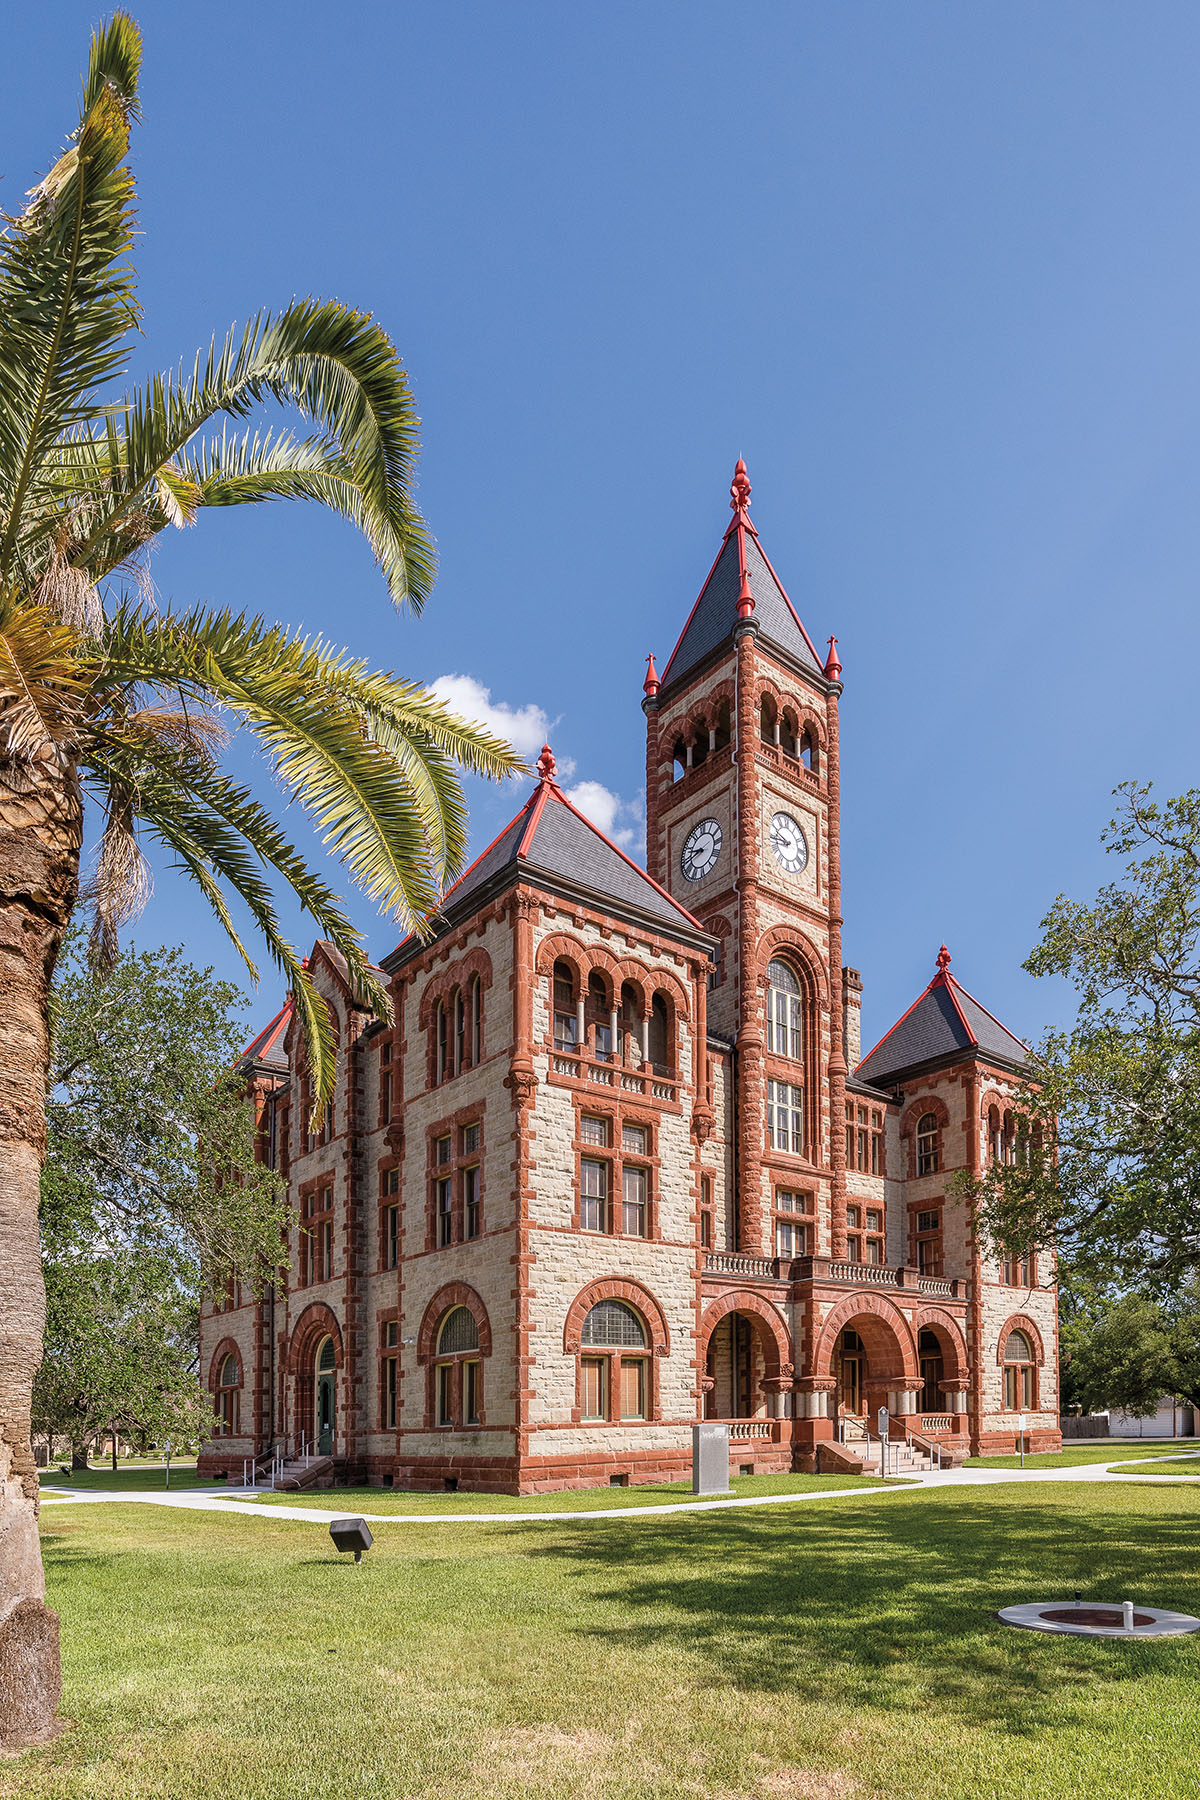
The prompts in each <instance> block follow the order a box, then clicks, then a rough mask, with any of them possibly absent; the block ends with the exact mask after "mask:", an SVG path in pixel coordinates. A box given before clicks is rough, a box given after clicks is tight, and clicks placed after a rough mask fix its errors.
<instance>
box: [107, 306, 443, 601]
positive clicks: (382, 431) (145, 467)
mask: <svg viewBox="0 0 1200 1800" xmlns="http://www.w3.org/2000/svg"><path fill="white" fill-rule="evenodd" d="M266 400H274V401H275V402H276V403H278V404H279V405H282V406H289V407H293V408H295V410H296V411H298V412H299V414H300V416H301V417H302V418H304V419H307V420H311V421H312V422H313V423H314V424H315V425H316V427H317V429H318V431H319V433H320V434H321V436H322V437H323V438H324V439H325V440H327V441H328V442H329V444H330V445H331V446H336V464H337V466H336V469H335V468H331V469H330V470H329V479H330V481H331V482H334V483H336V484H338V491H336V492H335V490H334V489H333V488H331V489H330V490H329V491H328V492H327V493H326V494H323V495H317V494H315V493H314V494H313V495H311V496H309V497H314V498H321V499H323V500H324V502H325V504H329V505H335V504H336V506H337V509H338V510H339V511H343V512H344V513H345V514H346V516H347V517H351V516H355V514H357V516H355V522H356V523H358V524H360V526H361V528H362V529H363V530H364V531H365V532H366V535H367V537H368V539H369V541H370V542H371V545H372V548H373V549H374V551H375V554H376V556H377V557H378V558H379V560H380V563H381V566H382V568H383V570H384V573H385V575H386V577H387V582H388V588H389V591H390V593H391V595H392V598H393V600H394V601H395V602H396V603H397V605H399V604H401V603H402V602H407V604H408V605H410V606H411V607H412V608H413V610H414V611H417V612H419V611H420V609H421V607H422V606H423V605H424V603H425V600H426V598H427V596H428V594H429V590H430V588H431V587H432V584H433V574H434V562H435V558H434V551H433V544H432V542H431V540H430V537H429V534H428V531H427V530H426V527H425V524H424V521H423V520H422V518H421V516H420V514H419V513H418V511H417V509H416V507H415V505H414V503H413V500H412V497H411V492H410V488H411V483H412V478H413V474H414V471H415V466H416V455H417V430H418V425H419V421H418V419H417V416H416V413H415V410H414V408H413V404H412V396H411V393H410V391H409V386H408V377H407V375H406V374H405V371H404V367H403V365H402V363H401V361H400V358H399V355H398V353H397V351H396V349H395V346H394V345H393V344H392V342H391V340H390V339H389V338H388V336H387V334H386V332H384V331H383V330H382V329H381V327H380V326H379V325H377V324H376V323H375V321H374V320H373V319H371V318H370V317H368V316H367V315H366V314H365V313H360V312H355V311H354V310H353V309H352V308H350V307H347V306H343V305H342V304H341V303H340V301H336V300H328V301H322V300H300V301H295V302H293V304H292V305H291V306H289V307H288V308H287V309H286V310H285V311H284V312H282V313H280V314H279V315H278V317H274V318H273V317H271V315H269V314H265V313H264V314H260V315H259V316H258V317H257V318H255V319H252V320H251V321H250V323H249V324H248V325H247V326H246V327H245V328H244V330H243V331H242V332H241V333H240V334H239V333H238V332H237V330H236V328H234V329H231V330H230V331H229V333H228V334H227V335H226V337H225V340H224V342H223V344H222V345H221V347H220V349H218V348H217V344H216V340H215V339H214V340H213V342H212V344H211V345H210V346H209V350H208V355H207V358H203V357H201V355H199V354H197V356H196V359H195V362H194V364H193V366H192V370H191V373H190V375H188V374H185V372H184V369H183V366H182V365H181V366H180V368H179V370H178V371H177V372H176V373H175V374H174V375H171V376H167V375H156V376H154V377H153V378H152V379H151V380H150V381H149V382H147V383H146V385H145V386H144V387H143V388H141V389H138V390H135V391H134V392H132V393H130V394H129V395H128V396H127V398H126V400H125V403H124V407H123V409H122V410H123V429H122V430H121V431H120V432H119V433H118V434H117V437H116V440H115V454H114V457H113V462H112V468H111V481H112V497H111V502H110V504H109V506H108V508H107V509H106V510H105V511H104V512H103V514H102V516H101V517H100V519H99V520H98V521H97V522H96V524H95V525H94V526H93V527H92V528H91V530H90V531H89V533H88V535H87V537H86V538H85V539H83V540H82V541H81V542H80V543H79V545H78V546H77V547H76V551H75V554H74V556H73V558H72V560H73V561H75V562H76V563H77V564H79V565H80V566H82V565H84V564H86V565H87V566H88V567H90V568H92V569H93V570H95V568H96V563H97V558H98V556H100V554H101V552H103V553H104V554H105V555H107V554H110V552H108V551H105V545H106V542H107V540H109V539H112V538H118V539H119V538H120V536H121V535H122V530H123V527H124V524H125V521H126V520H127V519H128V518H129V517H130V516H131V515H132V514H136V513H137V512H138V511H139V510H141V511H143V512H146V511H148V510H151V511H152V509H153V508H154V507H155V506H156V505H159V504H161V496H160V495H159V493H158V490H157V483H158V480H159V477H160V475H161V473H162V471H163V469H164V468H166V467H167V465H168V464H170V463H172V462H173V461H175V459H177V458H180V457H182V456H183V454H184V452H185V451H186V450H187V448H188V446H189V444H191V442H192V440H193V439H194V438H196V437H197V436H198V435H199V434H200V433H201V432H202V431H203V430H204V428H205V426H207V425H208V424H210V423H211V421H212V420H213V419H215V418H216V417H217V416H218V415H220V414H225V415H226V416H228V417H231V418H246V417H247V416H248V415H249V414H250V413H251V412H252V411H253V410H254V408H255V407H256V406H259V405H260V404H262V403H263V402H264V401H266ZM213 454H214V453H213V452H212V451H211V450H210V452H209V456H210V458H211V456H212V455H213ZM203 456H204V452H201V459H203ZM262 472H263V473H264V474H265V473H269V472H270V471H269V469H264V470H263V471H262ZM344 487H348V488H351V489H353V490H355V492H356V493H357V494H358V496H359V498H358V499H357V500H352V499H351V497H350V496H349V495H348V494H345V493H342V492H341V491H340V489H341V488H344ZM216 491H217V492H218V493H219V492H220V490H219V486H218V488H217V490H216ZM247 497H248V496H247ZM280 497H282V496H280ZM232 500H233V496H232V492H229V491H227V496H226V498H225V500H224V502H223V503H224V504H231V503H232Z"/></svg>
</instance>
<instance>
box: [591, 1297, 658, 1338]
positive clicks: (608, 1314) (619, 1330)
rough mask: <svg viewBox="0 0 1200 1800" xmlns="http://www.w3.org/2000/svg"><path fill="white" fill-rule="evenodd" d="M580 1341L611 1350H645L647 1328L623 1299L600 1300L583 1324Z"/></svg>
mask: <svg viewBox="0 0 1200 1800" xmlns="http://www.w3.org/2000/svg"><path fill="white" fill-rule="evenodd" d="M580 1342H581V1343H583V1344H586V1345H588V1346H590V1347H594V1348H602V1349H608V1350H612V1349H621V1350H629V1349H634V1350H644V1349H645V1348H646V1327H645V1326H644V1325H643V1324H642V1321H641V1320H640V1319H639V1318H638V1315H637V1314H636V1313H635V1312H634V1310H633V1308H632V1306H626V1304H625V1302H624V1301H623V1300H598V1301H597V1302H596V1304H595V1306H593V1308H592V1310H591V1312H590V1313H589V1314H588V1316H587V1318H586V1319H585V1320H584V1321H583V1331H582V1333H581V1335H580Z"/></svg>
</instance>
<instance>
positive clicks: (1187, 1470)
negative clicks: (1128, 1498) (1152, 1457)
mask: <svg viewBox="0 0 1200 1800" xmlns="http://www.w3.org/2000/svg"><path fill="white" fill-rule="evenodd" d="M1113 1474H1114V1475H1200V1456H1181V1457H1180V1459H1179V1461H1178V1462H1169V1463H1167V1462H1163V1463H1159V1462H1138V1463H1118V1464H1117V1467H1116V1468H1115V1469H1114V1470H1113Z"/></svg>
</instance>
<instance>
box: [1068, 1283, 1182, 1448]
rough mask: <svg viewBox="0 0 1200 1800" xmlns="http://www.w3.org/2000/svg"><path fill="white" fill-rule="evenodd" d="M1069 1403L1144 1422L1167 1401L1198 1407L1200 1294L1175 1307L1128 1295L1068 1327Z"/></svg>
mask: <svg viewBox="0 0 1200 1800" xmlns="http://www.w3.org/2000/svg"><path fill="white" fill-rule="evenodd" d="M1063 1344H1064V1349H1065V1350H1066V1352H1067V1355H1068V1356H1069V1359H1070V1360H1069V1362H1068V1363H1067V1368H1068V1370H1069V1372H1070V1391H1071V1397H1072V1400H1073V1401H1074V1402H1076V1403H1078V1404H1079V1405H1081V1406H1082V1407H1083V1408H1084V1409H1085V1411H1087V1412H1105V1411H1107V1410H1109V1409H1110V1408H1111V1409H1113V1410H1116V1411H1120V1412H1126V1413H1129V1414H1131V1415H1132V1416H1133V1417H1134V1418H1145V1417H1147V1416H1148V1415H1149V1414H1150V1413H1152V1412H1154V1411H1155V1409H1156V1408H1157V1406H1158V1403H1159V1401H1160V1400H1161V1399H1162V1397H1163V1396H1164V1394H1178V1395H1179V1396H1180V1397H1181V1398H1183V1399H1184V1400H1187V1401H1188V1402H1189V1404H1190V1405H1192V1406H1195V1407H1200V1293H1198V1292H1197V1290H1196V1289H1195V1288H1194V1287H1190V1288H1188V1289H1186V1290H1184V1292H1183V1294H1182V1295H1180V1296H1179V1297H1177V1299H1176V1300H1175V1302H1174V1303H1173V1304H1172V1305H1169V1306H1168V1305H1163V1304H1161V1303H1160V1302H1158V1301H1156V1300H1153V1299H1151V1298H1150V1297H1149V1296H1147V1295H1145V1294H1125V1295H1122V1296H1121V1298H1119V1299H1117V1300H1114V1301H1112V1302H1111V1303H1110V1304H1108V1305H1107V1306H1104V1307H1102V1308H1101V1309H1100V1310H1098V1311H1095V1312H1090V1313H1085V1314H1083V1315H1082V1316H1080V1317H1077V1318H1076V1319H1074V1320H1073V1321H1072V1322H1071V1325H1070V1326H1069V1328H1068V1329H1067V1330H1066V1331H1065V1332H1064V1334H1063Z"/></svg>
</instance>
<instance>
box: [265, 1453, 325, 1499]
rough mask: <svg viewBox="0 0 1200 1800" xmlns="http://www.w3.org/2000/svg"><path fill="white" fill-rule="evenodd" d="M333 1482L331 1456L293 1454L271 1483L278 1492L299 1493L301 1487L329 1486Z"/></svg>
mask: <svg viewBox="0 0 1200 1800" xmlns="http://www.w3.org/2000/svg"><path fill="white" fill-rule="evenodd" d="M332 1482H333V1458H332V1456H312V1455H309V1456H294V1457H292V1459H291V1460H290V1461H289V1462H285V1463H284V1465H283V1468H282V1470H281V1472H280V1473H279V1475H277V1476H276V1478H275V1481H274V1482H273V1483H272V1485H273V1486H274V1488H275V1489H276V1491H277V1492H279V1493H291V1494H295V1493H299V1492H300V1491H301V1490H302V1489H303V1488H312V1487H329V1486H331V1485H332Z"/></svg>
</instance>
